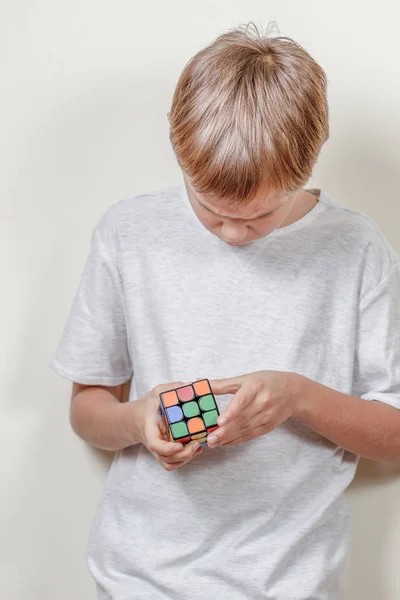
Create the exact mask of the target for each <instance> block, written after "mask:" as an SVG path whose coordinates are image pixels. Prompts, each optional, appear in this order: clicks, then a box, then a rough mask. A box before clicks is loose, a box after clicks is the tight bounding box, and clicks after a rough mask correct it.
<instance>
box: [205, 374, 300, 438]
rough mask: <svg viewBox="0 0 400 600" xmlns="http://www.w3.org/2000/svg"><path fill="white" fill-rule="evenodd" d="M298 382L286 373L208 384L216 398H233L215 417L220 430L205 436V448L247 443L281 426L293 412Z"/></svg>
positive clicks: (216, 380)
mask: <svg viewBox="0 0 400 600" xmlns="http://www.w3.org/2000/svg"><path fill="white" fill-rule="evenodd" d="M301 378H302V376H301V375H299V374H298V373H292V372H287V371H255V372H254V373H249V374H247V375H240V376H239V377H232V378H228V379H213V380H210V384H211V389H212V391H213V393H214V394H215V395H218V394H234V396H233V398H232V399H231V401H230V402H229V404H228V406H227V408H226V409H225V411H224V412H223V413H222V414H221V415H220V416H219V417H218V421H217V423H218V425H220V427H219V429H216V430H215V431H213V432H212V433H211V434H210V435H209V436H208V445H209V446H210V447H211V448H213V447H215V446H222V445H223V446H229V445H232V444H239V443H241V442H247V441H249V440H251V439H253V438H255V437H258V436H260V435H264V434H265V433H269V432H270V431H272V430H273V429H275V428H276V427H278V425H281V424H282V423H283V422H284V421H286V419H288V418H289V417H291V416H293V415H294V414H295V412H296V409H297V403H298V399H299V397H300V393H299V385H300V380H301ZM224 419H225V421H224Z"/></svg>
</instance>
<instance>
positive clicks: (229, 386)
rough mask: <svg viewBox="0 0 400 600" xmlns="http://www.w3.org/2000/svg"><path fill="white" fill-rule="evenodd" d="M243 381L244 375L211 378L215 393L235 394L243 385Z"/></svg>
mask: <svg viewBox="0 0 400 600" xmlns="http://www.w3.org/2000/svg"><path fill="white" fill-rule="evenodd" d="M243 382H244V375H239V376H238V377H228V378H225V379H210V385H211V389H212V391H213V392H214V394H235V393H236V392H237V391H238V389H240V387H241V386H242V385H243Z"/></svg>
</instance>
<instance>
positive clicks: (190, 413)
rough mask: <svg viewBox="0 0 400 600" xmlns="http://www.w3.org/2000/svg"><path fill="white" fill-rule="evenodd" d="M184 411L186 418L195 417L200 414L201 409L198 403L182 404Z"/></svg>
mask: <svg viewBox="0 0 400 600" xmlns="http://www.w3.org/2000/svg"><path fill="white" fill-rule="evenodd" d="M182 409H183V413H184V415H185V417H188V418H189V417H195V416H196V415H199V414H200V409H199V407H198V404H197V402H194V401H192V402H185V403H184V404H182Z"/></svg>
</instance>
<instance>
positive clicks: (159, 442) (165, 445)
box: [145, 417, 183, 456]
mask: <svg viewBox="0 0 400 600" xmlns="http://www.w3.org/2000/svg"><path fill="white" fill-rule="evenodd" d="M160 419H161V417H159V419H158V420H156V419H155V420H154V421H149V422H147V423H146V432H145V438H146V446H147V448H148V449H149V450H150V452H155V453H156V454H159V455H160V456H171V454H174V453H175V452H177V451H179V450H182V448H183V445H182V444H181V443H180V442H171V441H170V440H166V439H163V435H164V433H163V432H162V430H160V427H161V428H162V427H163V425H162V421H161V420H160Z"/></svg>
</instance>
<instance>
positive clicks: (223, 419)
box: [217, 381, 258, 425]
mask: <svg viewBox="0 0 400 600" xmlns="http://www.w3.org/2000/svg"><path fill="white" fill-rule="evenodd" d="M256 396H257V392H256V391H255V390H253V389H252V385H251V381H250V382H249V383H247V382H246V381H244V383H243V384H242V385H241V386H240V387H239V389H238V391H237V392H236V393H235V394H234V396H233V398H231V400H230V402H229V404H228V406H227V407H226V409H225V410H224V412H223V413H222V414H221V415H220V416H219V417H218V419H217V423H218V425H225V424H226V423H227V422H229V421H232V420H233V419H236V418H238V417H241V416H242V415H243V414H246V413H249V415H250V414H255V413H256V412H257V410H258V407H256V405H255V402H254V400H255V398H256ZM253 402H254V407H252V404H253Z"/></svg>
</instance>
